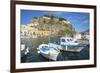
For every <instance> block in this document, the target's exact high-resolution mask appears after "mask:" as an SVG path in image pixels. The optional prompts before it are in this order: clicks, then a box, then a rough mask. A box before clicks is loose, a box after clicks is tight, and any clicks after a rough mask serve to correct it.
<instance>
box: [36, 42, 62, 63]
mask: <svg viewBox="0 0 100 73" xmlns="http://www.w3.org/2000/svg"><path fill="white" fill-rule="evenodd" d="M59 48H60V46H58V45H56V44H53V43H49V44H41V45H40V46H39V47H38V48H37V50H38V53H40V54H41V55H43V56H44V57H45V58H48V59H51V60H54V61H56V60H57V56H58V54H59V53H60V50H59Z"/></svg>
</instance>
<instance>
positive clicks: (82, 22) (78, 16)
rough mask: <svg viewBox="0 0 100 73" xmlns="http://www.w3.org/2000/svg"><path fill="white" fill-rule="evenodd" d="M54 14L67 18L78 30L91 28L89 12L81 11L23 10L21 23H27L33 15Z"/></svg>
mask: <svg viewBox="0 0 100 73" xmlns="http://www.w3.org/2000/svg"><path fill="white" fill-rule="evenodd" d="M43 15H54V16H58V17H62V18H65V19H66V20H68V21H70V23H71V25H72V26H73V27H74V28H75V30H76V31H78V32H82V31H85V30H88V29H89V25H90V23H89V19H90V15H89V13H82V12H81V13H79V12H60V11H36V10H21V24H24V25H27V24H28V23H29V22H30V20H31V19H32V17H37V16H39V17H40V16H43Z"/></svg>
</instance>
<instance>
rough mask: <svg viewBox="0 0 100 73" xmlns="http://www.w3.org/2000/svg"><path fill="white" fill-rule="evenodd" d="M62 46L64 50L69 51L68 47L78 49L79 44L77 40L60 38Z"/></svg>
mask: <svg viewBox="0 0 100 73" xmlns="http://www.w3.org/2000/svg"><path fill="white" fill-rule="evenodd" d="M60 45H61V46H62V47H63V49H62V50H65V51H68V47H73V48H75V47H78V46H79V43H78V41H77V39H75V38H71V37H61V38H60Z"/></svg>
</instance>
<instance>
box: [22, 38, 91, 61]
mask: <svg viewBox="0 0 100 73" xmlns="http://www.w3.org/2000/svg"><path fill="white" fill-rule="evenodd" d="M53 41H55V42H56V43H58V44H59V41H58V39H57V38H53ZM53 41H52V42H53ZM82 41H83V40H82ZM55 42H54V43H55ZM86 42H87V40H84V43H83V42H82V44H85V45H86V46H84V48H83V49H82V50H81V51H80V52H71V51H60V53H59V54H58V56H57V61H72V60H88V59H89V44H86ZM42 43H48V38H47V37H44V38H43V37H42V38H35V39H33V38H21V44H25V45H26V46H27V47H29V52H28V53H27V54H26V55H25V54H23V52H21V63H29V62H48V61H53V60H50V59H47V58H45V57H44V56H42V55H41V54H39V53H38V52H37V47H38V46H39V45H40V44H42Z"/></svg>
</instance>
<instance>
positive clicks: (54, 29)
mask: <svg viewBox="0 0 100 73" xmlns="http://www.w3.org/2000/svg"><path fill="white" fill-rule="evenodd" d="M30 24H31V25H30V26H31V27H35V28H37V29H38V30H40V31H43V30H44V31H51V33H50V34H52V35H65V34H74V33H76V31H75V29H74V28H73V27H72V25H71V24H70V22H69V21H67V20H65V19H64V18H59V17H55V16H48V15H44V16H41V17H33V19H32V20H31V21H30Z"/></svg>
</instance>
